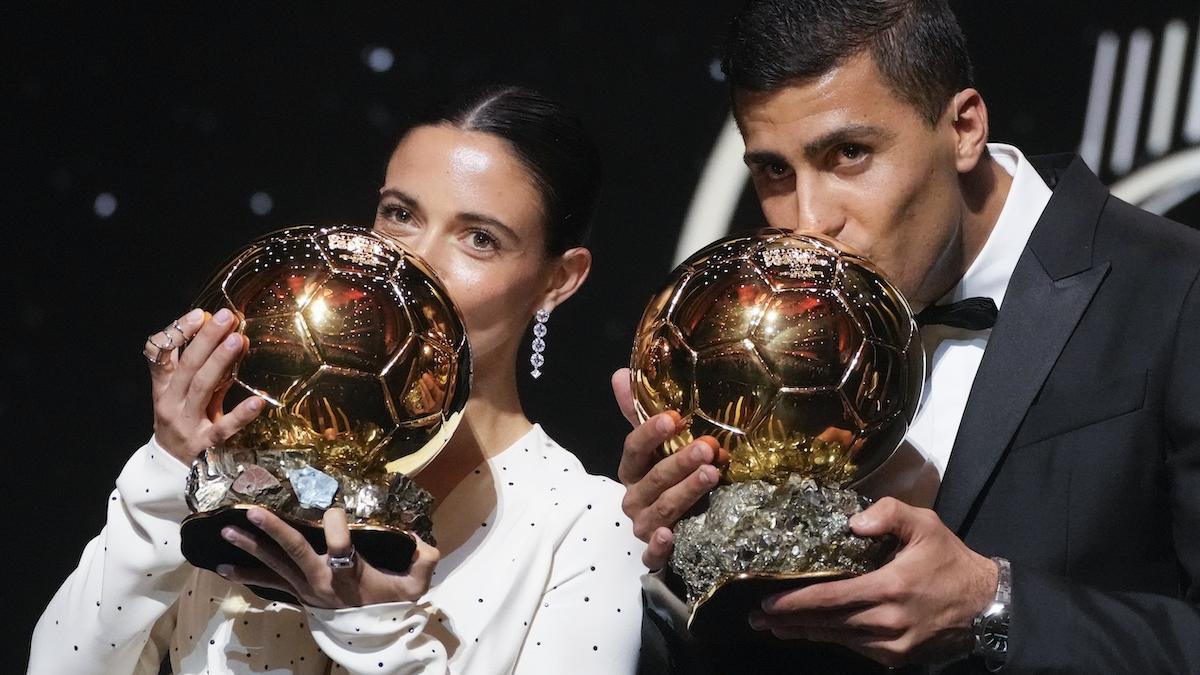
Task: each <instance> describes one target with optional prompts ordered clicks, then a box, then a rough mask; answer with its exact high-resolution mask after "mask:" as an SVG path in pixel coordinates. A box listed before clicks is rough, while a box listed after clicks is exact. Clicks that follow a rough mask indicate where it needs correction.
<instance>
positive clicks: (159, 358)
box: [142, 333, 175, 366]
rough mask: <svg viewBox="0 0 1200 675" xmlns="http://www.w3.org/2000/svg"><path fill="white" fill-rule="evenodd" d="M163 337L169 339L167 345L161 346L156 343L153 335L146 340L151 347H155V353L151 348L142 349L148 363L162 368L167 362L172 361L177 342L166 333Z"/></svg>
mask: <svg viewBox="0 0 1200 675" xmlns="http://www.w3.org/2000/svg"><path fill="white" fill-rule="evenodd" d="M163 337H165V338H166V339H167V340H166V341H167V343H166V344H165V345H160V344H158V343H157V342H155V341H154V336H153V335H151V336H150V337H148V338H146V342H147V343H148V344H149V346H150V347H154V351H153V352H151V351H150V348H149V347H143V348H142V355H143V356H145V357H146V360H147V361H149V362H150V363H152V364H154V365H156V366H161V365H163V364H164V363H166V362H167V361H169V360H171V353H172V352H174V351H175V340H173V339H171V336H170V335H167V334H166V333H164V334H163Z"/></svg>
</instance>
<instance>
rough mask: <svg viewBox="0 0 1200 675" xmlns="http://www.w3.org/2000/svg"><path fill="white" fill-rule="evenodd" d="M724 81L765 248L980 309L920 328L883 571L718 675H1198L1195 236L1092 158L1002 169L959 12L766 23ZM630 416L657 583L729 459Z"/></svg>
mask: <svg viewBox="0 0 1200 675" xmlns="http://www.w3.org/2000/svg"><path fill="white" fill-rule="evenodd" d="M724 69H725V73H726V76H727V79H728V81H729V82H730V83H731V86H732V97H733V104H734V112H735V116H736V118H737V121H738V124H739V127H740V129H741V132H742V136H743V138H744V140H745V143H746V155H745V158H746V162H747V164H748V165H749V167H750V169H751V173H752V177H753V181H754V186H755V190H756V191H757V194H758V197H759V200H760V201H761V203H762V207H763V211H764V213H765V215H766V217H767V220H768V221H769V222H770V224H771V225H774V226H777V227H784V228H792V229H797V230H799V231H804V232H819V233H823V234H827V235H831V236H834V237H836V238H838V239H839V240H841V241H842V242H844V243H846V244H848V245H850V246H851V247H853V248H855V249H858V250H859V251H861V252H863V253H865V254H866V255H867V256H868V257H870V258H871V259H873V260H874V261H875V262H876V263H877V264H878V265H879V266H880V267H882V269H883V270H884V271H885V272H886V273H887V274H888V275H889V277H890V278H891V279H892V280H893V281H894V282H895V283H896V284H897V285H898V286H899V287H900V288H901V289H902V291H903V292H904V293H905V295H906V296H907V297H908V298H909V300H910V301H911V302H912V304H913V305H914V308H915V309H918V310H919V309H922V308H926V307H929V306H939V307H941V306H945V305H949V304H951V303H956V302H959V301H962V300H966V299H972V301H971V303H969V306H970V307H971V308H972V309H971V310H970V311H969V312H968V314H970V315H971V320H970V321H966V322H965V323H964V322H954V321H951V323H957V324H958V326H957V327H952V326H946V325H926V326H924V327H923V328H922V340H923V342H924V344H925V348H926V353H927V355H928V356H929V361H928V363H929V375H928V381H927V382H926V393H925V401H924V403H923V405H922V409H921V411H920V412H919V413H918V416H917V418H916V420H915V421H914V424H913V426H912V429H911V430H910V432H909V434H908V436H907V438H906V440H905V443H904V444H903V446H902V447H901V449H900V450H899V451H897V453H896V455H895V456H894V457H893V458H892V459H891V460H890V461H889V462H888V464H886V465H885V466H884V467H883V468H881V469H880V470H879V471H878V472H877V473H876V474H875V475H873V476H872V477H870V478H869V479H868V481H867V482H866V484H865V485H864V486H862V489H863V491H864V492H866V493H867V494H870V495H871V496H874V497H883V498H881V499H879V501H878V502H877V503H876V504H874V505H873V506H872V507H871V508H869V509H868V510H866V511H865V512H863V513H862V514H859V515H858V516H856V517H855V518H853V519H852V520H851V527H852V529H853V530H854V531H855V532H856V533H858V534H860V535H864V536H878V535H883V534H892V535H894V536H896V538H897V539H898V540H899V542H900V548H899V550H898V552H897V553H896V555H895V557H894V559H893V560H891V561H890V562H889V563H888V564H886V565H884V566H883V567H882V568H880V569H879V570H877V571H875V572H872V573H869V574H866V575H863V576H861V577H858V578H854V579H849V580H843V581H835V582H828V583H823V584H817V585H813V586H809V587H807V588H802V589H798V590H793V591H789V592H785V593H781V594H779V595H775V596H772V597H768V598H765V599H764V600H763V603H762V609H761V611H755V612H753V613H752V614H751V615H750V616H749V617H747V618H746V620H748V621H749V622H750V624H751V625H752V626H753V627H754V628H755V629H757V630H759V631H763V632H764V633H768V632H769V633H771V634H773V635H774V636H775V637H776V638H778V640H777V641H774V642H773V643H764V645H766V646H762V645H758V644H757V643H756V646H755V647H754V649H753V650H723V653H724V654H725V655H729V654H732V655H733V657H732V658H730V659H729V660H728V663H729V664H737V663H743V664H745V663H749V662H750V661H752V660H753V658H754V655H755V654H762V653H764V652H762V651H760V650H761V649H770V648H773V647H778V646H779V645H781V644H782V643H783V642H784V641H795V640H800V641H805V642H794V643H792V645H795V646H794V648H793V649H791V650H790V654H791V656H789V657H786V659H784V657H779V656H776V657H773V658H775V659H776V663H775V665H776V666H779V667H780V668H779V669H780V670H786V671H787V672H805V671H806V666H808V667H809V668H808V669H809V670H815V669H816V668H815V667H813V663H815V662H811V661H808V660H806V656H807V655H808V654H809V653H810V651H809V650H810V648H811V647H812V644H811V643H813V642H817V643H832V644H835V645H841V646H842V647H844V648H847V649H848V650H852V651H853V652H857V653H858V654H860V655H862V656H865V657H867V658H869V659H870V660H872V661H874V662H877V663H879V664H884V665H887V666H897V665H903V664H930V665H933V664H940V665H938V667H945V666H947V665H949V667H950V668H951V669H952V670H956V671H958V670H968V669H975V670H981V671H982V670H993V671H995V670H1001V669H1003V670H1005V671H1006V672H1007V671H1011V672H1034V671H1036V672H1044V671H1053V672H1080V673H1100V672H1154V673H1158V672H1200V611H1198V608H1197V602H1198V601H1200V288H1197V278H1198V274H1200V236H1198V235H1197V233H1195V232H1193V231H1191V230H1188V229H1187V228H1184V227H1182V226H1180V225H1177V224H1174V223H1170V222H1168V221H1165V220H1163V219H1161V218H1158V217H1155V216H1152V215H1150V214H1147V213H1145V212H1142V211H1139V210H1137V209H1135V208H1133V207H1131V206H1129V205H1127V204H1124V203H1122V202H1120V201H1118V200H1117V199H1115V198H1113V197H1111V196H1109V195H1108V193H1107V191H1106V190H1105V188H1104V187H1103V186H1102V185H1101V184H1100V182H1099V181H1098V180H1097V179H1096V177H1095V176H1094V175H1092V173H1091V172H1090V171H1089V170H1088V169H1087V168H1086V166H1085V165H1084V164H1083V163H1082V162H1081V161H1080V160H1079V159H1078V158H1076V157H1071V156H1053V157H1043V158H1034V159H1032V160H1027V159H1026V158H1025V157H1024V156H1023V155H1022V154H1021V153H1020V151H1019V150H1017V149H1016V148H1013V147H1011V146H1003V145H988V144H987V136H988V116H987V108H986V106H985V104H984V101H983V98H982V96H981V95H980V93H979V92H978V91H976V90H975V89H974V88H972V83H971V68H970V64H969V60H968V58H967V55H966V51H965V48H964V40H963V37H962V34H961V31H960V29H959V27H958V24H957V22H956V20H955V18H954V16H953V14H952V13H951V12H950V10H949V8H948V6H947V4H946V2H945V0H907V1H906V0H754V1H752V2H750V4H749V5H748V6H747V7H746V8H745V9H744V10H743V12H742V13H741V14H740V15H739V16H738V17H737V18H736V19H735V20H734V22H733V23H732V26H731V29H730V34H729V37H728V40H727V43H726V53H725V58H724ZM981 299H982V300H981ZM987 300H991V301H992V302H994V304H995V306H996V307H998V308H999V314H998V316H995V318H994V327H993V326H992V320H991V316H989V312H988V311H987V310H988V304H987ZM981 303H982V304H981ZM981 307H982V309H980V308H981ZM993 316H994V315H993ZM614 389H615V391H616V393H617V399H618V402H619V403H620V405H621V407H622V410H623V411H624V412H625V414H626V416H627V417H629V418H630V421H631V422H633V423H634V424H635V429H634V430H633V431H632V432H631V433H630V434H629V436H628V437H627V440H626V444H625V448H624V454H623V457H622V463H621V468H620V476H621V478H622V480H623V482H624V483H625V484H626V486H627V493H626V497H625V502H624V507H625V511H626V513H627V514H628V515H629V516H630V517H631V518H632V519H633V521H634V523H635V526H636V531H637V533H638V534H639V536H640V537H641V538H642V539H643V540H645V541H646V542H647V548H646V551H645V554H644V560H645V562H646V563H647V565H648V566H649V567H650V568H651V569H659V568H662V567H664V565H665V563H666V561H667V559H668V557H669V555H670V550H671V531H670V529H669V528H670V526H671V525H673V524H674V522H675V521H677V520H678V519H679V518H680V517H681V516H682V514H684V513H685V512H686V511H687V510H688V509H689V508H690V507H691V506H692V505H694V504H695V503H696V501H697V500H698V499H699V498H700V497H702V496H703V495H704V494H705V493H706V492H707V491H708V490H709V489H710V488H711V487H713V486H714V485H715V484H716V480H717V475H718V474H717V471H716V469H715V468H714V467H713V466H712V464H713V462H714V456H715V451H716V450H717V449H716V448H715V444H714V443H713V442H712V441H711V439H702V440H698V441H697V442H695V443H693V444H692V445H691V446H690V447H688V448H686V449H684V450H683V451H681V452H679V453H676V454H674V455H671V456H669V457H667V458H665V459H662V460H661V461H657V460H658V456H657V455H656V454H655V453H656V450H657V447H658V445H659V444H660V443H661V442H663V441H664V440H665V439H667V438H668V437H670V436H671V435H673V433H674V427H675V422H676V420H677V416H672V415H671V414H663V415H659V416H657V417H655V418H651V419H650V420H648V421H647V422H646V423H645V424H642V425H640V426H639V425H637V424H636V418H635V417H634V416H633V414H632V404H631V395H630V391H629V385H628V373H627V372H626V371H619V372H618V373H617V374H616V375H615V376H614ZM885 495H891V496H892V497H885ZM893 497H896V498H893ZM897 498H898V499H897ZM1006 621H1007V623H1008V626H1007V629H1006V628H1005V626H1004V623H1005V622H1006ZM984 628H987V629H988V631H990V633H989V635H986V636H985V635H983V632H984V631H983V629H984ZM977 633H978V634H979V635H978V636H977V635H976V634H977ZM1005 638H1007V644H1005ZM777 651H779V650H777ZM739 652H740V653H739ZM780 653H781V654H782V653H789V652H788V651H787V650H784V651H780ZM825 653H826V655H827V653H828V652H827V651H826V652H825ZM718 656H719V655H718ZM714 658H715V657H714ZM781 659H784V660H781ZM822 664H823V665H822V666H820V667H821V668H824V669H825V672H841V670H840V669H839V667H838V666H836V665H834V666H831V665H829V664H828V663H827V662H822ZM860 665H861V663H860ZM730 667H732V666H730V665H725V666H718V667H716V668H715V670H717V671H718V672H728V670H726V669H727V668H730ZM845 667H846V668H850V666H849V665H847V666H845Z"/></svg>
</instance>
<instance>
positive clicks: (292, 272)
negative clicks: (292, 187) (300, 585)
mask: <svg viewBox="0 0 1200 675" xmlns="http://www.w3.org/2000/svg"><path fill="white" fill-rule="evenodd" d="M197 305H198V306H199V307H202V308H203V309H204V310H206V311H208V312H210V313H212V312H216V311H217V310H219V309H221V308H222V307H224V308H228V309H229V310H231V311H232V312H233V313H234V315H235V316H236V318H237V321H238V330H239V331H240V332H241V333H242V334H243V335H245V336H246V337H247V338H248V340H249V343H250V347H249V350H248V352H247V353H246V355H245V357H244V358H243V359H242V360H241V361H240V362H239V363H238V365H237V366H236V369H235V370H234V372H233V375H232V381H231V382H230V383H229V391H228V393H227V394H226V396H225V402H224V405H225V408H226V409H229V408H231V407H232V406H234V405H236V404H237V403H238V402H239V401H241V400H244V399H245V398H246V397H248V396H261V397H262V398H263V399H264V400H265V401H266V406H265V410H264V411H263V412H262V413H261V414H260V415H259V416H258V417H257V418H256V419H255V420H254V421H253V422H251V424H250V425H249V426H247V427H246V428H245V429H243V430H242V431H240V432H238V433H237V434H235V435H234V436H233V437H231V438H230V439H229V440H228V441H227V442H226V443H224V444H223V445H221V446H220V447H213V448H210V449H208V450H207V451H206V452H205V453H204V454H203V455H202V456H201V457H199V458H198V459H197V460H196V461H195V463H194V464H193V466H192V470H191V474H190V475H189V477H188V481H187V490H186V495H187V502H188V506H189V507H190V508H191V510H192V514H191V515H189V516H188V517H187V518H186V519H184V521H183V525H182V539H183V544H182V548H183V554H184V556H185V557H186V558H187V560H188V561H189V562H191V563H192V564H193V565H195V566H197V567H202V568H205V569H209V570H215V568H216V567H217V565H219V564H222V563H229V564H233V565H242V566H261V563H259V562H258V560H257V559H255V558H253V557H252V556H250V555H249V554H247V553H245V552H244V551H242V550H241V549H239V548H237V547H235V546H233V545H232V544H229V543H228V542H226V541H225V540H224V539H222V538H221V536H220V531H221V528H222V527H224V526H226V525H235V526H237V527H240V528H243V529H245V530H247V531H250V532H254V531H255V530H256V528H255V527H254V526H253V525H252V524H250V522H249V521H248V520H247V519H246V512H247V510H248V509H249V508H251V507H252V506H261V507H264V508H267V509H270V510H271V511H273V512H274V513H275V514H277V515H279V516H280V517H281V518H283V519H284V520H285V521H287V522H288V523H289V524H291V525H292V526H293V527H295V528H297V529H298V530H299V531H300V532H302V533H303V534H304V536H305V537H306V538H307V539H308V540H309V542H310V543H311V544H312V545H313V547H314V548H315V549H316V550H317V551H318V552H321V553H324V552H325V537H324V532H323V531H322V526H321V518H322V515H323V513H324V512H325V510H326V509H328V508H330V507H334V506H337V507H341V508H343V509H345V510H346V515H347V520H348V521H349V525H350V535H351V540H352V542H353V544H354V548H355V550H356V551H357V553H358V555H360V556H362V557H364V558H365V559H366V560H368V561H369V562H370V563H371V564H373V565H375V566H377V567H381V568H385V569H389V570H394V571H398V572H403V571H404V570H406V569H407V568H408V566H409V563H410V562H411V559H412V555H413V552H414V551H415V549H416V542H415V540H414V539H413V536H412V535H413V534H416V535H419V536H420V537H421V538H423V539H424V540H425V541H427V542H430V543H433V536H432V532H431V527H432V523H431V521H430V517H429V513H430V511H431V509H432V505H433V499H432V497H431V495H430V494H429V493H428V492H426V491H425V490H424V489H423V488H421V487H420V486H419V485H417V483H416V482H414V481H413V480H412V478H411V476H413V475H414V474H416V473H417V472H418V471H420V470H421V468H422V467H424V466H425V465H426V464H428V463H429V461H430V460H432V459H433V458H434V456H435V455H437V453H438V452H439V451H440V450H441V449H442V447H443V446H444V445H445V443H446V441H447V440H448V439H449V437H450V435H451V434H452V433H453V432H454V429H455V428H456V427H457V425H458V423H459V421H460V420H461V418H462V412H463V408H464V407H465V405H466V400H467V395H468V390H469V386H470V374H471V358H470V346H469V344H468V342H467V337H466V331H465V330H464V328H463V321H462V317H461V316H460V315H459V313H458V310H457V308H455V306H454V305H453V303H451V302H450V298H449V296H448V295H447V294H446V291H445V289H444V288H443V287H442V285H441V283H440V282H439V281H438V279H437V276H436V275H435V274H434V272H433V271H432V270H431V269H430V268H429V266H428V265H427V264H426V263H425V262H424V261H422V260H421V259H420V258H418V257H416V256H414V255H413V254H411V253H409V252H407V251H405V250H403V249H401V248H399V247H398V246H397V245H396V244H395V243H393V242H392V241H390V240H388V239H386V238H384V237H382V236H380V235H377V234H375V233H373V232H372V231H370V230H369V229H366V228H360V227H352V226H337V227H316V226H312V225H301V226H297V227H291V228H287V229H284V230H280V231H278V232H274V233H272V234H269V235H266V236H264V237H261V238H259V239H257V240H255V241H254V242H252V243H250V244H249V245H247V246H246V247H245V248H243V249H242V250H241V251H239V252H238V253H237V254H235V255H234V256H233V257H232V258H231V259H230V260H229V262H227V263H226V264H225V265H223V266H222V267H221V268H220V270H218V271H217V273H216V274H215V275H214V276H213V277H212V279H211V280H210V281H209V282H208V284H207V285H206V287H205V289H204V290H203V291H202V292H201V294H200V297H199V300H198V301H197ZM254 590H255V592H257V593H259V594H260V595H263V596H264V597H269V598H271V599H280V598H279V597H276V596H278V595H280V594H279V593H278V592H274V591H271V590H270V589H261V588H256V589H254ZM282 599H290V598H287V597H286V596H285V597H283V598H282Z"/></svg>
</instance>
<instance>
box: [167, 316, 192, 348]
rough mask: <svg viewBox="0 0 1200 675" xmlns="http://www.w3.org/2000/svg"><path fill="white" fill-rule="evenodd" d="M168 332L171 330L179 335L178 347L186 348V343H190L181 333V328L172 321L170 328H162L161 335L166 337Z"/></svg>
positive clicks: (183, 333)
mask: <svg viewBox="0 0 1200 675" xmlns="http://www.w3.org/2000/svg"><path fill="white" fill-rule="evenodd" d="M169 330H173V331H175V332H176V333H179V345H180V346H181V347H186V346H187V343H188V342H191V341H190V340H188V336H187V333H185V332H183V327H182V326H180V325H179V322H178V321H172V322H171V325H170V326H167V327H166V328H164V329H163V335H167V331H169Z"/></svg>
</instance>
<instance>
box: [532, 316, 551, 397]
mask: <svg viewBox="0 0 1200 675" xmlns="http://www.w3.org/2000/svg"><path fill="white" fill-rule="evenodd" d="M549 320H550V312H548V311H546V310H544V309H539V310H538V311H537V314H536V315H535V316H534V324H533V353H532V354H530V355H529V363H531V364H533V370H531V371H529V374H530V375H532V376H533V379H535V380H536V379H537V378H539V377H541V376H542V370H541V368H542V364H544V363H545V362H546V357H544V356H542V352H544V351H546V341H545V340H544V339H542V338H544V337H546V322H547V321H549Z"/></svg>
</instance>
